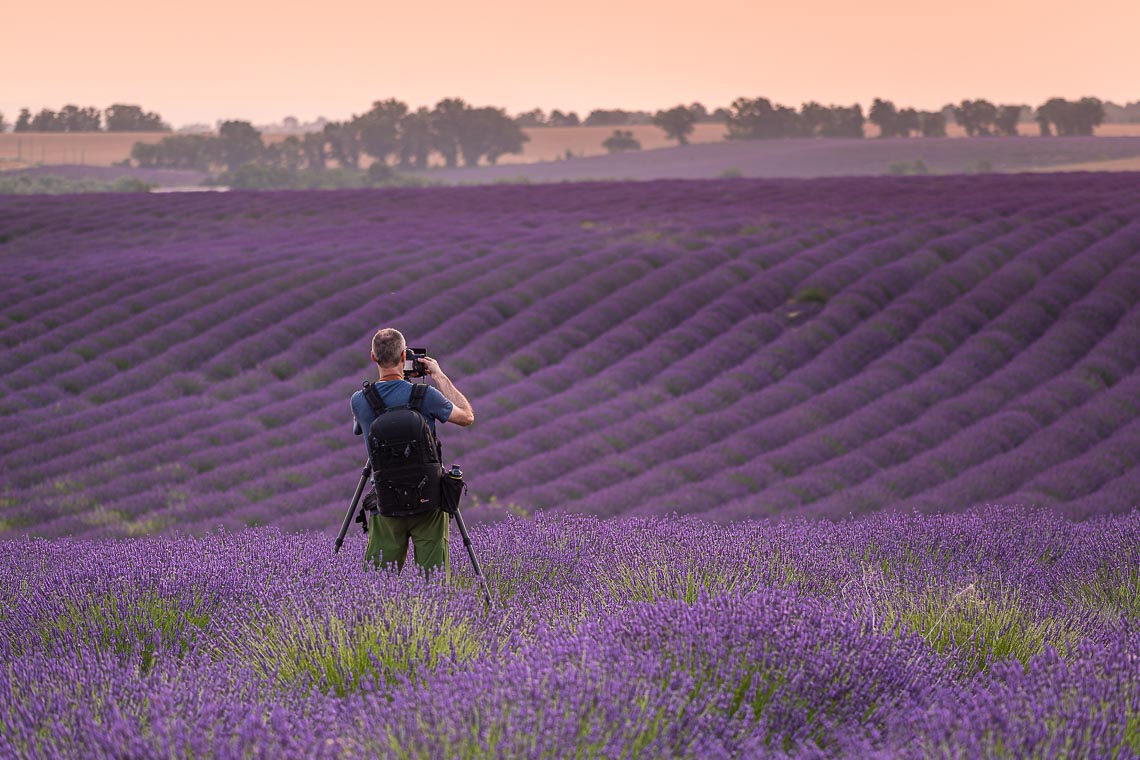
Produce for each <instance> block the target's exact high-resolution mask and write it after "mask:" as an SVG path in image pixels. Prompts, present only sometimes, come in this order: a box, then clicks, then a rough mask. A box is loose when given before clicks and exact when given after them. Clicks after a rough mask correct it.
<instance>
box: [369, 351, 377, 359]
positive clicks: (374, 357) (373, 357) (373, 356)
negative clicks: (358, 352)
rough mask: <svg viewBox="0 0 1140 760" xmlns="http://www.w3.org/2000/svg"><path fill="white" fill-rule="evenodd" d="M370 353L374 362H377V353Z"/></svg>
mask: <svg viewBox="0 0 1140 760" xmlns="http://www.w3.org/2000/svg"><path fill="white" fill-rule="evenodd" d="M369 353H370V354H371V355H372V361H373V362H375V361H376V352H375V351H370V352H369Z"/></svg>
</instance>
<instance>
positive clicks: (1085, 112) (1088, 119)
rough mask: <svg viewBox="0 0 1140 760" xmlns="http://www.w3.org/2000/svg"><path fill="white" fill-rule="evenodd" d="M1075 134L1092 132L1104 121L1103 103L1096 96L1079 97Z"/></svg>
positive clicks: (1090, 133) (1089, 133)
mask: <svg viewBox="0 0 1140 760" xmlns="http://www.w3.org/2000/svg"><path fill="white" fill-rule="evenodd" d="M1076 113H1077V134H1078V135H1088V136H1091V135H1092V134H1093V130H1094V129H1096V128H1097V127H1099V126H1100V125H1101V124H1103V123H1104V103H1102V102H1101V101H1100V100H1099V99H1098V98H1081V99H1080V100H1078V101H1077V105H1076Z"/></svg>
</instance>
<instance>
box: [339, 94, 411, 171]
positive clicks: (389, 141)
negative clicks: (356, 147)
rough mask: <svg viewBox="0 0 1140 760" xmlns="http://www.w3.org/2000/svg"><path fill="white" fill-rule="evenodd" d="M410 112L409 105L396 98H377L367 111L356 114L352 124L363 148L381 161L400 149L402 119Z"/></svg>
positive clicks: (384, 161)
mask: <svg viewBox="0 0 1140 760" xmlns="http://www.w3.org/2000/svg"><path fill="white" fill-rule="evenodd" d="M407 114H408V106H407V104H406V103H403V102H401V101H399V100H396V99H394V98H389V99H388V100H377V101H376V102H374V103H373V104H372V108H371V110H369V111H368V112H367V113H364V114H361V115H360V116H355V117H353V119H352V126H353V127H354V128H355V130H356V132H357V134H358V135H359V139H360V147H361V149H362V150H363V151H364V152H365V153H367V154H368V155H370V156H372V157H373V158H375V159H376V160H377V161H379V162H381V163H387V162H388V156H389V155H390V154H393V153H397V152H399V150H400V120H401V119H403V118H404V117H405V116H407Z"/></svg>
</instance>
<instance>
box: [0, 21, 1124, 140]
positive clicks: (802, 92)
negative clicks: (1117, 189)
mask: <svg viewBox="0 0 1140 760" xmlns="http://www.w3.org/2000/svg"><path fill="white" fill-rule="evenodd" d="M3 24H4V26H5V28H6V32H7V33H6V34H5V35H4V58H5V61H4V65H3V74H2V78H0V113H3V114H4V116H5V118H6V119H7V121H8V122H9V124H10V123H11V122H12V121H14V120H15V118H16V115H17V113H18V111H19V109H20V108H22V107H27V108H30V109H31V110H32V111H33V112H35V111H38V110H39V109H40V108H44V107H47V108H52V109H53V110H55V109H58V108H60V107H61V106H63V105H64V104H67V103H75V104H77V105H80V106H87V105H94V106H98V107H99V108H105V107H106V106H108V105H111V104H112V103H117V102H120V103H134V104H138V105H141V106H143V107H144V108H146V109H147V110H151V111H157V112H159V113H160V114H162V116H163V117H164V118H165V119H166V121H168V122H170V123H172V124H173V125H174V126H176V127H177V126H182V125H185V124H188V123H192V122H204V123H208V124H213V123H214V122H215V121H216V120H218V119H247V120H251V121H254V122H262V123H264V122H272V121H279V120H280V119H281V118H283V117H285V116H287V115H293V116H296V117H297V118H299V119H301V120H302V121H309V120H312V119H314V118H316V117H317V116H325V117H327V118H329V119H344V118H347V117H349V116H351V115H352V114H354V113H360V112H363V111H365V110H367V109H368V107H369V104H370V103H371V102H372V101H374V100H378V99H382V98H388V97H395V98H399V99H400V100H403V101H406V102H407V103H409V104H411V105H413V106H417V105H432V104H434V103H435V102H436V101H438V100H439V99H440V98H443V97H449V96H458V97H462V98H464V99H465V100H466V101H468V102H469V103H471V104H473V105H480V106H481V105H495V106H502V107H505V108H506V109H507V110H508V111H509V112H511V113H517V112H519V111H524V110H529V109H531V108H535V107H539V108H543V109H544V110H547V111H549V110H550V109H553V108H561V109H563V110H575V111H578V112H579V114H580V115H582V116H585V115H586V113H587V112H589V111H590V110H591V109H594V108H626V109H646V110H656V109H658V108H666V107H670V106H673V105H676V104H678V103H682V102H683V103H690V102H692V101H698V100H699V101H701V102H702V103H704V104H705V105H706V106H708V107H710V108H713V107H716V106H721V105H725V106H727V105H728V104H729V103H731V101H732V100H733V99H735V98H736V97H739V96H742V95H743V96H749V97H756V96H760V95H763V96H766V97H769V98H771V99H772V100H774V101H777V102H780V103H784V104H787V105H791V106H799V105H800V104H801V103H803V102H804V101H808V100H816V101H820V102H822V103H825V104H831V103H835V104H850V103H854V102H859V103H862V104H863V105H864V107H866V106H867V105H869V104H870V101H871V100H872V98H874V97H876V96H880V97H886V98H890V99H892V100H894V101H895V102H896V103H897V104H900V105H903V104H905V105H910V106H914V107H918V108H938V107H940V106H942V105H943V104H945V103H947V102H956V101H958V100H961V99H963V98H978V97H982V98H987V99H989V100H992V101H995V102H998V103H1027V104H1030V105H1036V104H1039V103H1041V102H1043V101H1044V100H1045V99H1047V98H1049V97H1053V96H1060V97H1070V98H1075V97H1080V96H1083V95H1094V96H1097V97H1100V98H1102V99H1105V100H1113V101H1115V102H1118V103H1121V104H1123V103H1124V102H1127V101H1136V100H1140V56H1138V55H1137V52H1136V50H1137V38H1136V30H1137V29H1140V2H1137V0H1090V1H1089V2H1078V3H1074V2H1071V1H1069V0H1066V1H1065V2H1059V1H1058V0H1045V1H1044V2H1028V1H1027V0H1006V1H1005V2H995V1H994V0H959V1H958V2H940V3H930V2H923V1H922V0H905V1H903V0H861V1H860V2H851V1H850V0H814V1H813V0H805V2H801V3H798V4H795V3H792V2H784V1H781V2H767V3H766V2H755V1H754V2H747V1H745V0H702V1H700V2H686V3H683V4H681V3H670V2H663V1H661V0H658V1H657V2H649V0H580V1H579V2H575V3H559V2H557V1H555V2H551V3H540V2H522V0H479V1H478V2H473V1H472V0H434V1H431V0H429V1H428V2H422V3H416V2H403V3H398V4H397V3H391V2H384V1H382V0H380V1H377V0H370V1H368V2H364V1H362V0H341V2H333V3H316V4H313V3H305V4H301V3H288V2H276V3H267V2H261V1H260V0H246V2H242V1H241V0H236V1H235V0H225V1H224V2H223V1H222V0H199V1H198V2H196V3H193V4H169V3H156V2H152V1H148V2H142V0H100V2H87V1H84V2H78V1H77V0H71V1H69V2H50V0H49V1H48V2H44V3H38V4H37V3H29V2H23V3H12V4H9V5H8V6H7V7H6V8H5V10H4V12H3Z"/></svg>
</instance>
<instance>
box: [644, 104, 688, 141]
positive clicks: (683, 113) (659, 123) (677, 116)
mask: <svg viewBox="0 0 1140 760" xmlns="http://www.w3.org/2000/svg"><path fill="white" fill-rule="evenodd" d="M696 123H697V116H696V114H694V113H693V112H692V111H691V110H690V109H689V108H688V107H686V106H674V107H673V108H670V109H669V110H668V111H658V112H657V113H656V114H655V115H654V117H653V124H654V126H656V127H660V128H661V129H662V130H664V132H665V137H666V138H667V139H669V140H676V141H677V144H678V145H688V144H689V135H691V134H692V133H693V125H695V124H696Z"/></svg>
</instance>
